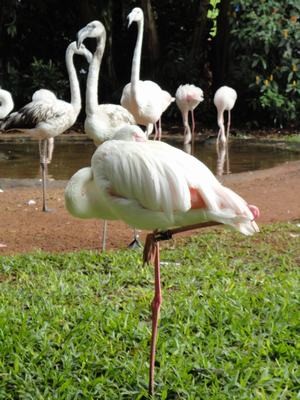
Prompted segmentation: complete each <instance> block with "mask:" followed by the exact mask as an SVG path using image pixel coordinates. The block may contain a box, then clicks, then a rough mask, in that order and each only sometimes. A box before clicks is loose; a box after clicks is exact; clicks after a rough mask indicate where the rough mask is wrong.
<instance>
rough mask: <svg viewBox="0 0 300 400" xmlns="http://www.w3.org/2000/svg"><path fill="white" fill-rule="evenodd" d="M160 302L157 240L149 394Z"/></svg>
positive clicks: (152, 385)
mask: <svg viewBox="0 0 300 400" xmlns="http://www.w3.org/2000/svg"><path fill="white" fill-rule="evenodd" d="M161 303H162V294H161V283H160V257H159V242H155V258H154V298H153V300H152V304H151V307H152V336H151V349H150V367H149V394H150V395H151V396H152V395H153V393H154V367H155V354H156V342H157V332H158V320H159V311H160V306H161Z"/></svg>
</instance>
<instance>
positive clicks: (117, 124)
mask: <svg viewBox="0 0 300 400" xmlns="http://www.w3.org/2000/svg"><path fill="white" fill-rule="evenodd" d="M86 38H95V39H96V40H97V46H96V50H95V52H94V54H93V59H92V61H91V63H90V66H89V72H88V76H87V83H86V103H85V112H86V118H85V122H84V130H85V132H86V134H87V135H88V136H89V137H90V138H91V139H92V140H93V141H94V143H95V145H96V146H99V145H100V144H101V143H103V142H105V141H106V140H109V139H111V138H112V136H113V135H114V134H115V133H116V132H117V131H118V130H119V129H120V128H122V127H123V126H125V125H128V124H135V123H136V122H135V120H134V117H133V116H132V114H130V112H129V111H128V110H127V109H126V108H124V107H122V106H121V105H118V104H98V80H99V71H100V66H101V61H102V57H103V53H104V50H105V42H106V30H105V27H104V25H103V24H102V23H101V22H100V21H92V22H90V23H89V24H87V25H86V26H85V27H84V28H82V29H81V30H80V31H79V32H78V33H77V44H78V45H79V46H80V44H81V43H83V41H84V40H85V39H86Z"/></svg>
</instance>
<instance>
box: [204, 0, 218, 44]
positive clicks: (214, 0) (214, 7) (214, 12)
mask: <svg viewBox="0 0 300 400" xmlns="http://www.w3.org/2000/svg"><path fill="white" fill-rule="evenodd" d="M220 2H221V0H210V5H211V8H210V9H209V10H208V12H207V18H208V19H211V20H212V22H213V26H212V28H211V29H210V32H209V34H210V36H211V37H215V36H216V34H217V18H218V15H219V8H218V5H219V4H220Z"/></svg>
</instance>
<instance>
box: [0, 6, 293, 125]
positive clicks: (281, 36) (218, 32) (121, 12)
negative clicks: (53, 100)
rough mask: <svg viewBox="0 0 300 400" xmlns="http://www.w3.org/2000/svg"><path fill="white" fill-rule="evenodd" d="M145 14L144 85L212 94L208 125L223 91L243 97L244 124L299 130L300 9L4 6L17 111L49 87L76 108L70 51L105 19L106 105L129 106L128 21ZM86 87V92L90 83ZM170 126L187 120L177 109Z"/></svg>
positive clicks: (1, 79)
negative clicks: (86, 29)
mask: <svg viewBox="0 0 300 400" xmlns="http://www.w3.org/2000/svg"><path fill="white" fill-rule="evenodd" d="M135 6H141V7H142V8H143V10H144V12H145V36H144V47H143V60H142V73H141V75H142V78H143V79H144V78H147V79H152V80H155V81H157V82H158V83H159V84H160V85H161V86H162V87H163V88H165V89H167V90H168V91H170V92H171V93H175V91H176V89H177V87H178V86H179V84H182V83H194V84H196V85H198V86H200V87H202V89H203V90H204V92H205V98H206V101H205V103H203V105H202V107H201V109H200V108H199V109H198V110H197V113H199V119H200V120H201V121H203V125H204V124H210V123H212V121H215V110H214V107H213V106H212V101H211V99H212V97H213V93H214V91H215V90H216V89H217V88H218V87H219V86H220V85H223V84H228V85H231V86H233V87H235V88H236V89H237V91H238V94H239V100H238V103H237V112H236V115H235V124H237V123H238V122H239V123H240V124H241V125H242V126H243V127H245V126H249V127H256V126H258V125H259V126H264V127H266V126H268V127H271V126H279V127H294V126H296V125H297V124H299V118H298V119H297V113H299V111H300V83H299V82H300V28H299V14H300V3H299V1H298V0H286V1H284V2H282V1H280V0H261V1H258V2H253V1H251V0H182V1H180V2H179V1H173V0H159V1H158V0H140V1H135V0H123V1H113V0H102V1H100V0H64V1H60V0H45V1H43V2H41V1H39V0H31V1H30V2H29V1H24V0H3V1H2V2H1V4H0V54H1V59H0V85H1V86H2V87H3V88H5V89H8V90H10V91H12V93H13V96H14V98H15V102H16V105H17V107H18V106H21V105H23V104H24V103H25V102H27V101H28V100H29V99H30V98H31V95H32V93H33V91H34V90H36V89H37V88H40V87H45V88H49V89H52V90H54V91H55V92H56V94H57V95H58V96H60V97H62V98H65V99H67V98H68V96H69V88H68V80H67V76H66V71H65V63H64V53H65V49H66V47H67V45H68V44H69V43H70V42H71V41H73V40H74V39H75V35H76V32H77V31H78V30H79V29H80V28H81V27H82V26H83V25H85V24H86V23H87V22H89V21H91V20H94V19H100V20H101V21H102V22H103V23H104V24H105V26H106V28H107V31H108V40H107V47H106V52H105V57H104V62H103V66H102V70H101V81H100V98H99V100H100V102H107V101H108V102H119V100H120V95H121V91H122V88H123V86H124V85H125V84H126V83H127V82H128V81H129V79H130V68H131V58H132V53H133V47H134V44H135V39H136V28H135V27H132V28H130V29H129V30H128V29H127V22H126V16H127V14H128V13H129V12H130V10H131V9H132V8H133V7H135ZM91 45H92V44H91ZM82 67H83V66H82V65H79V66H78V68H79V69H81V68H82ZM85 68H86V66H85ZM80 79H81V81H82V86H83V87H84V82H85V75H83V74H81V75H80ZM166 117H167V118H169V119H170V120H172V119H175V118H179V115H178V112H177V109H176V107H175V106H174V107H170V109H169V110H168V113H167V116H166ZM238 119H239V121H238Z"/></svg>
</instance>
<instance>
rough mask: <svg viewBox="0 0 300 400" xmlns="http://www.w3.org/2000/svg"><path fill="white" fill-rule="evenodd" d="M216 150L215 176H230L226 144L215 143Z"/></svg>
mask: <svg viewBox="0 0 300 400" xmlns="http://www.w3.org/2000/svg"><path fill="white" fill-rule="evenodd" d="M216 148H217V166H216V175H217V176H222V175H223V174H230V166H229V165H230V162H229V151H228V143H227V142H226V143H221V142H219V143H217V146H216ZM224 169H225V171H224Z"/></svg>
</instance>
